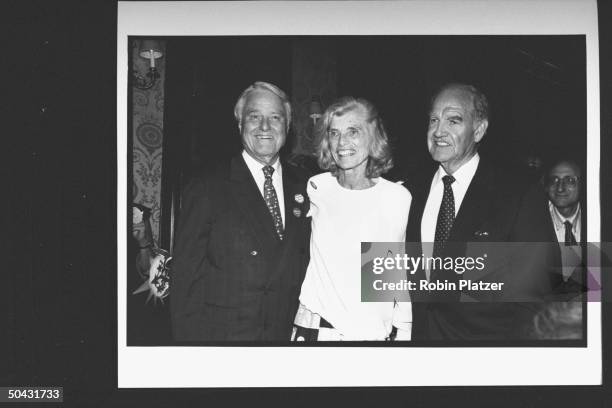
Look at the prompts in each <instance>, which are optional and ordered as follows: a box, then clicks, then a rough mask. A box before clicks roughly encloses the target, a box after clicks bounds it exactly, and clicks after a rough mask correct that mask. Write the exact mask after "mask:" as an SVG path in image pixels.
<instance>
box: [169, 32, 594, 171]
mask: <svg viewBox="0 0 612 408" xmlns="http://www.w3.org/2000/svg"><path fill="white" fill-rule="evenodd" d="M158 38H163V37H158ZM165 40H166V41H167V54H168V55H167V57H166V63H167V72H166V104H165V106H166V112H165V118H164V122H165V146H164V153H165V154H164V162H165V163H164V170H169V171H172V170H174V169H173V168H172V167H178V168H180V170H181V171H183V172H184V173H185V174H187V175H189V174H191V173H192V172H193V171H195V169H197V168H198V167H199V166H201V165H202V163H210V162H212V161H215V160H227V159H228V158H229V157H231V156H233V155H235V154H237V153H238V152H240V150H241V148H242V146H241V141H240V137H239V135H238V130H237V126H236V121H235V119H234V116H233V106H234V104H235V102H236V99H237V97H238V95H240V93H241V92H242V90H244V89H245V88H246V87H247V86H248V85H250V84H251V83H253V82H255V81H257V80H263V81H267V82H271V83H274V84H276V85H278V86H279V87H280V88H281V89H284V90H285V91H287V93H288V94H289V95H293V94H294V92H295V90H294V89H293V86H294V84H296V83H299V82H300V81H301V82H310V85H311V86H312V87H313V88H319V89H318V92H319V93H323V94H325V95H333V96H334V97H339V96H344V95H353V96H357V97H364V98H366V99H368V100H370V101H372V102H373V103H374V105H375V106H376V107H377V108H378V110H379V112H380V113H381V115H382V117H383V119H384V121H385V124H386V127H387V131H388V133H389V135H390V138H391V140H392V142H393V147H394V154H395V159H396V168H395V169H394V170H393V171H392V174H391V177H392V178H402V177H404V178H405V177H407V176H408V177H410V175H411V174H416V175H417V176H421V174H423V171H422V169H423V167H426V166H427V165H428V164H429V163H430V162H431V159H430V157H429V154H428V152H427V146H426V137H425V135H426V131H427V123H428V121H427V115H428V109H429V98H430V97H431V95H432V93H434V92H435V90H436V89H437V88H438V87H440V86H441V85H442V84H444V83H447V82H452V81H459V82H464V83H471V84H473V85H475V86H476V87H478V88H479V89H481V90H482V91H483V92H484V93H485V95H487V96H488V98H489V102H490V106H491V118H490V126H489V130H488V133H487V136H486V137H485V139H484V142H483V143H482V146H481V151H482V152H483V154H484V155H487V156H489V157H490V156H496V157H497V158H499V159H500V160H503V161H506V162H508V164H519V163H520V162H521V160H522V159H524V158H525V157H526V156H527V155H529V154H537V155H539V156H541V157H542V156H543V158H547V155H550V153H552V152H555V153H558V152H559V151H561V150H563V151H566V152H571V153H572V154H573V155H574V156H576V159H577V160H579V161H581V162H584V159H585V154H586V89H585V87H586V73H585V67H586V52H585V36H584V35H575V36H527V35H525V36H350V37H348V36H325V37H317V36H312V37H308V36H302V37H288V36H287V37H285V36H281V37H270V36H267V37H256V36H255V37H214V36H213V37H191V38H189V37H166V38H165ZM321 49H323V50H325V52H324V57H325V58H327V59H328V60H330V61H331V63H330V64H329V65H330V66H331V67H332V68H331V69H330V68H327V67H324V68H321V67H320V66H317V65H316V64H311V65H306V66H305V67H303V66H302V67H300V72H299V73H297V68H296V67H295V66H294V64H296V62H293V63H292V56H294V55H301V56H302V58H304V56H305V59H306V60H314V59H316V58H320V57H321V51H320V50H321ZM328 71H332V72H328ZM296 75H302V76H304V77H305V78H294V76H296ZM329 78H332V79H331V80H330V79H329ZM320 83H327V88H324V89H320V88H321V87H320V85H319V84H320ZM306 85H308V84H306ZM293 99H294V105H296V103H295V98H293ZM331 102H332V98H331V97H327V98H323V100H322V105H323V108H325V107H326V106H327V105H329V104H330V103H331ZM299 114H300V112H299V111H298V110H297V109H294V117H295V116H296V115H299ZM294 122H295V121H294ZM295 133H296V130H295V129H293V131H292V132H290V140H289V141H288V143H287V145H286V149H285V150H286V151H285V153H286V154H290V153H291V152H292V148H293V147H294V145H295V142H296V141H295V140H294V139H293V138H295ZM167 152H170V155H167V154H166V153H167ZM173 153H174V154H173ZM171 158H174V159H175V160H174V161H171V164H170V165H167V162H166V161H167V160H169V159H171ZM165 176H166V172H164V177H165Z"/></svg>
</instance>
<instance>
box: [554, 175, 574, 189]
mask: <svg viewBox="0 0 612 408" xmlns="http://www.w3.org/2000/svg"><path fill="white" fill-rule="evenodd" d="M559 184H563V186H565V187H567V188H570V189H571V188H576V186H577V185H578V177H576V176H565V177H562V178H559V177H557V176H553V177H549V178H548V180H547V182H546V185H547V186H548V187H555V188H557V187H558V186H559Z"/></svg>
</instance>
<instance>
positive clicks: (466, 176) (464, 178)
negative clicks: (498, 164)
mask: <svg viewBox="0 0 612 408" xmlns="http://www.w3.org/2000/svg"><path fill="white" fill-rule="evenodd" d="M479 162H480V156H479V155H478V152H476V154H475V155H474V156H472V158H471V159H470V160H468V161H467V162H466V163H464V164H463V166H461V167H459V169H457V171H456V172H454V173H453V174H452V176H453V177H454V178H455V181H454V183H458V184H460V185H462V186H466V187H467V186H469V185H470V183H471V182H472V179H473V178H474V174H476V169H477V168H478V163H479ZM447 175H449V174H448V173H447V172H446V170H444V167H442V165H440V167H438V171H437V172H436V175H435V176H434V185H435V184H437V183H440V182H442V177H444V176H447ZM454 183H453V184H454Z"/></svg>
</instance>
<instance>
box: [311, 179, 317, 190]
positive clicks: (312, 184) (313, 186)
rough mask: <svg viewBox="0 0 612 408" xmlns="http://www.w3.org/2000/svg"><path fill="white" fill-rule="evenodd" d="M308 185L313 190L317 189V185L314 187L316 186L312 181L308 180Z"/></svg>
mask: <svg viewBox="0 0 612 408" xmlns="http://www.w3.org/2000/svg"><path fill="white" fill-rule="evenodd" d="M310 185H311V186H312V188H314V189H315V190H316V189H317V185H316V184H315V183H314V182H313V181H312V180H310Z"/></svg>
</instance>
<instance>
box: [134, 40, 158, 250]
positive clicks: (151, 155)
mask: <svg viewBox="0 0 612 408" xmlns="http://www.w3.org/2000/svg"><path fill="white" fill-rule="evenodd" d="M139 45H140V42H139V41H138V40H135V41H132V44H131V49H132V58H133V62H134V65H133V66H134V69H136V70H138V72H140V73H141V74H144V73H146V72H147V69H148V67H149V62H148V61H147V60H145V59H143V58H141V57H140V56H139V55H138V48H139ZM160 45H161V48H162V52H163V53H164V55H165V51H166V50H165V47H166V44H165V42H164V41H160ZM155 66H156V67H157V70H158V72H159V74H160V78H159V79H158V80H157V83H156V84H155V86H154V87H152V88H151V89H147V90H140V89H137V88H135V87H133V88H132V92H133V94H132V95H133V99H132V108H133V111H132V112H133V113H132V114H133V117H132V119H133V120H132V124H133V134H132V137H133V176H134V183H133V186H132V188H133V190H132V191H133V200H134V202H136V203H139V204H142V205H144V206H146V207H149V208H151V210H152V213H151V227H152V230H153V238H154V239H155V241H156V242H159V239H158V238H159V222H160V201H161V200H160V195H161V177H162V142H163V136H164V134H163V129H164V77H165V58H164V57H162V58H159V59H157V60H156V61H155Z"/></svg>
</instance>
